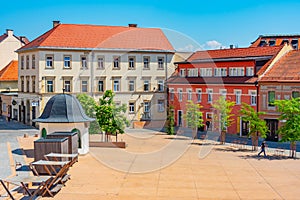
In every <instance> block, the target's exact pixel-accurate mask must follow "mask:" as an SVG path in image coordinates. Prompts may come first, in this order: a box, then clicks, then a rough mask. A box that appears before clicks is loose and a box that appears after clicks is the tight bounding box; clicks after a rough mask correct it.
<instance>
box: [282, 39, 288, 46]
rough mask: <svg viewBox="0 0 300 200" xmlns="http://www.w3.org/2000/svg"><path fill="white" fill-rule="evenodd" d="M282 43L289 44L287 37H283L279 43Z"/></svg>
mask: <svg viewBox="0 0 300 200" xmlns="http://www.w3.org/2000/svg"><path fill="white" fill-rule="evenodd" d="M284 44H289V40H288V39H283V40H282V42H281V44H280V45H284Z"/></svg>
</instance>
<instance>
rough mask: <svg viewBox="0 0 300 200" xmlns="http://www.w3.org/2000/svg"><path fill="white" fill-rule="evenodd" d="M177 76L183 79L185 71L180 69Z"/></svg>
mask: <svg viewBox="0 0 300 200" xmlns="http://www.w3.org/2000/svg"><path fill="white" fill-rule="evenodd" d="M179 75H180V76H181V77H185V69H180V71H179Z"/></svg>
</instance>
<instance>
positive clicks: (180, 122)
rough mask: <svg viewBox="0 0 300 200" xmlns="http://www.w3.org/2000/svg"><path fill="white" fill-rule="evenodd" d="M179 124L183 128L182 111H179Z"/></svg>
mask: <svg viewBox="0 0 300 200" xmlns="http://www.w3.org/2000/svg"><path fill="white" fill-rule="evenodd" d="M177 124H178V126H182V110H178V111H177Z"/></svg>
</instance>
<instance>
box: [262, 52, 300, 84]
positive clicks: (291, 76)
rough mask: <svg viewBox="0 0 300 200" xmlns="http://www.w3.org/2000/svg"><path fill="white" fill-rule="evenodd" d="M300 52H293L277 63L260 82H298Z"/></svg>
mask: <svg viewBox="0 0 300 200" xmlns="http://www.w3.org/2000/svg"><path fill="white" fill-rule="evenodd" d="M299 66H300V51H298V50H293V51H290V52H288V53H287V54H286V55H284V56H283V57H282V58H281V59H280V60H279V61H277V62H276V63H275V64H274V65H273V66H272V67H271V68H270V70H269V71H267V72H266V73H265V74H264V75H263V76H262V78H261V79H260V81H272V82H273V81H275V82H292V81H296V82H300V67H299Z"/></svg>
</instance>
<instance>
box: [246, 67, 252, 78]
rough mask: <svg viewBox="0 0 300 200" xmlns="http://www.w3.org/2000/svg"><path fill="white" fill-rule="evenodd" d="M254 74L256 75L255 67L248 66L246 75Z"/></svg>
mask: <svg viewBox="0 0 300 200" xmlns="http://www.w3.org/2000/svg"><path fill="white" fill-rule="evenodd" d="M253 75H254V69H253V67H247V68H246V76H253Z"/></svg>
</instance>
